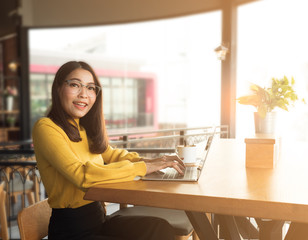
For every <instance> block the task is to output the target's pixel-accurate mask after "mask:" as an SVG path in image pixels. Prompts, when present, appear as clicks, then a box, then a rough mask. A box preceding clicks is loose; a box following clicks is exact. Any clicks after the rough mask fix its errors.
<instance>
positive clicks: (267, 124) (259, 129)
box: [254, 112, 277, 135]
mask: <svg viewBox="0 0 308 240" xmlns="http://www.w3.org/2000/svg"><path fill="white" fill-rule="evenodd" d="M254 117H255V132H256V133H265V134H273V135H274V134H275V133H276V118H277V113H276V112H268V113H266V116H265V118H261V117H260V116H259V114H258V113H257V112H255V113H254Z"/></svg>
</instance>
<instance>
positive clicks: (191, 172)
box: [163, 167, 197, 179]
mask: <svg viewBox="0 0 308 240" xmlns="http://www.w3.org/2000/svg"><path fill="white" fill-rule="evenodd" d="M194 177H197V171H196V167H186V168H185V173H184V175H181V174H179V173H178V172H177V171H176V170H175V169H174V168H168V169H167V170H166V172H165V174H164V176H163V179H193V178H194Z"/></svg>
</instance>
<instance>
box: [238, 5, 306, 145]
mask: <svg viewBox="0 0 308 240" xmlns="http://www.w3.org/2000/svg"><path fill="white" fill-rule="evenodd" d="M307 8H308V2H307V1H301V0H283V1H281V0H267V1H257V2H254V3H251V4H246V5H243V6H241V7H239V9H238V17H239V19H238V54H237V56H238V64H237V96H238V97H240V96H243V95H245V94H247V93H249V85H250V83H256V84H259V85H260V86H262V87H269V85H270V82H271V79H272V78H273V77H274V78H279V79H281V78H283V77H284V76H286V77H287V78H288V79H289V80H291V78H292V77H294V80H295V90H296V92H297V94H298V97H299V98H300V99H301V98H303V97H304V98H305V100H306V102H308V98H307V96H308V67H307V66H308V57H307V55H306V53H307V52H308V45H307V42H308V33H307V31H306V30H305V29H306V23H307V22H308V15H307V11H306V10H307ZM254 111H255V108H254V107H252V106H246V105H240V104H238V105H237V136H239V137H240V136H247V134H248V133H249V132H250V133H253V131H254V125H253V112H254ZM275 111H276V112H277V113H278V115H279V117H278V124H277V125H278V133H279V134H280V135H281V136H283V135H285V136H288V137H291V138H294V139H297V140H308V130H307V125H308V104H303V103H302V102H301V101H297V102H296V103H295V106H294V107H292V106H291V107H290V108H289V112H286V111H283V110H281V109H278V108H276V109H275Z"/></svg>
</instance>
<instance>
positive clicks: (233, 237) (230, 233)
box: [215, 214, 243, 240]
mask: <svg viewBox="0 0 308 240" xmlns="http://www.w3.org/2000/svg"><path fill="white" fill-rule="evenodd" d="M215 217H216V218H217V219H218V222H219V225H220V226H221V228H222V231H223V233H224V238H225V239H227V240H243V238H242V236H241V235H240V233H239V230H238V226H237V224H236V222H235V219H234V217H233V216H228V215H219V214H215Z"/></svg>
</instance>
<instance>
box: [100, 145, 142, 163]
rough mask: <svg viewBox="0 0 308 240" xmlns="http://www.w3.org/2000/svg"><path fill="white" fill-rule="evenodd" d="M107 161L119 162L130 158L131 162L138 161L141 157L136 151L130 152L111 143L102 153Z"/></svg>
mask: <svg viewBox="0 0 308 240" xmlns="http://www.w3.org/2000/svg"><path fill="white" fill-rule="evenodd" d="M102 156H103V159H104V161H105V163H112V162H119V161H123V160H129V161H131V162H138V161H139V160H140V159H141V157H139V154H138V153H136V152H128V151H127V150H125V149H119V148H115V149H114V148H113V147H111V146H110V145H109V146H108V148H107V149H106V151H105V152H104V153H103V154H102Z"/></svg>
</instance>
